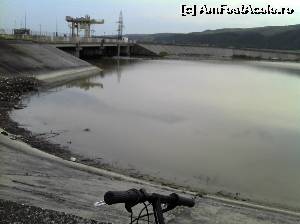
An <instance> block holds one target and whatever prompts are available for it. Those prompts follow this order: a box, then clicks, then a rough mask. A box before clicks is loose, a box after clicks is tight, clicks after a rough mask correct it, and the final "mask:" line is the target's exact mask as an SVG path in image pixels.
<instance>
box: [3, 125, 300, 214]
mask: <svg viewBox="0 0 300 224" xmlns="http://www.w3.org/2000/svg"><path fill="white" fill-rule="evenodd" d="M1 132H5V130H3V129H1V128H0V133H1ZM0 145H4V146H6V147H8V148H10V149H13V150H16V151H20V152H22V153H25V154H28V155H31V156H33V157H37V158H39V159H42V160H48V161H50V162H51V161H52V162H55V163H60V164H61V165H63V166H66V167H69V168H72V169H76V170H80V171H83V172H87V173H90V174H93V175H99V176H105V177H109V178H116V179H119V180H123V181H126V182H132V183H135V184H140V185H144V186H148V187H152V188H157V189H160V190H164V191H168V192H176V193H180V194H185V195H188V196H197V194H198V193H197V192H192V191H188V190H180V189H176V188H171V187H168V186H162V185H160V184H157V183H152V182H148V181H145V180H141V179H137V178H134V177H129V176H126V175H123V174H119V173H115V172H112V171H108V170H105V169H100V168H96V167H91V166H87V165H84V164H81V163H77V162H73V161H68V160H64V159H62V158H60V157H57V156H55V155H51V154H48V153H46V152H43V151H40V150H38V149H36V148H33V147H31V146H30V145H28V144H26V143H24V142H21V141H18V140H14V135H11V134H9V133H8V135H7V136H5V135H0ZM201 197H202V198H206V199H211V200H214V201H219V202H221V203H224V204H227V205H228V206H237V207H244V208H251V209H258V210H261V211H268V212H275V213H280V214H283V215H289V216H295V217H298V218H300V212H296V211H290V210H285V209H280V208H275V207H270V206H265V205H260V204H255V203H250V202H244V201H237V200H232V199H228V198H223V197H219V196H215V195H209V194H205V195H202V196H201Z"/></svg>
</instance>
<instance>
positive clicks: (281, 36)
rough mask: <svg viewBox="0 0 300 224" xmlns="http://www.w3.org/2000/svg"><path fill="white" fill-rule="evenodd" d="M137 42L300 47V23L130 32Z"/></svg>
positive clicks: (244, 46)
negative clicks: (188, 31) (156, 32)
mask: <svg viewBox="0 0 300 224" xmlns="http://www.w3.org/2000/svg"><path fill="white" fill-rule="evenodd" d="M126 36H127V37H129V38H130V39H134V40H137V41H138V42H144V43H145V42H146V43H159V44H182V45H205V46H215V47H234V48H263V49H281V50H299V49H300V38H299V37H300V25H291V26H268V27H258V28H246V29H239V28H237V29H219V30H206V31H204V32H193V33H186V34H183V33H158V34H129V35H126Z"/></svg>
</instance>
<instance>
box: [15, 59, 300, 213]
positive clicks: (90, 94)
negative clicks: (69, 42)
mask: <svg viewBox="0 0 300 224" xmlns="http://www.w3.org/2000/svg"><path fill="white" fill-rule="evenodd" d="M92 63H93V64H96V65H97V66H99V67H101V68H104V72H103V73H102V74H101V75H100V76H97V77H92V78H90V79H83V80H79V81H76V82H74V83H72V84H69V85H67V86H64V87H63V88H58V89H56V91H55V92H52V93H49V94H42V95H40V96H35V97H33V98H31V100H30V102H29V106H28V107H27V108H25V109H24V110H20V111H15V112H14V113H13V117H14V119H15V120H17V121H19V122H21V123H26V124H28V125H29V126H30V129H31V130H32V131H34V132H46V131H48V130H68V132H63V133H62V134H61V135H59V136H56V137H55V138H54V141H56V142H58V143H61V144H65V145H67V144H68V142H72V144H71V148H72V150H74V151H75V152H76V153H81V154H83V155H85V156H89V157H93V158H99V157H101V158H104V160H106V161H109V162H112V163H117V165H118V166H121V167H124V168H135V169H138V170H141V171H143V172H144V173H148V174H151V175H154V176H157V177H163V178H167V179H168V180H171V181H174V182H176V183H179V184H183V185H188V186H192V187H194V188H198V189H206V190H209V191H214V192H216V191H219V190H225V191H230V192H240V193H241V194H242V196H245V197H250V198H254V199H258V200H265V201H270V202H276V203H281V204H288V205H290V206H294V207H298V208H300V191H299V188H300V178H299V168H300V147H299V146H300V104H299V99H300V91H299V90H300V78H299V77H298V76H293V75H292V76H289V75H286V74H290V69H291V68H293V73H292V74H294V72H295V71H297V69H298V71H300V69H299V68H300V66H299V65H298V64H296V63H295V64H288V66H287V64H285V63H269V62H239V61H237V62H221V61H215V62H214V61H210V62H199V61H194V62H193V61H172V60H163V61H159V60H128V61H126V60H121V61H119V62H118V61H111V60H104V61H93V62H92ZM268 67H269V68H268ZM274 68H276V69H274ZM279 68H280V69H279ZM84 129H89V130H90V131H89V132H86V131H84Z"/></svg>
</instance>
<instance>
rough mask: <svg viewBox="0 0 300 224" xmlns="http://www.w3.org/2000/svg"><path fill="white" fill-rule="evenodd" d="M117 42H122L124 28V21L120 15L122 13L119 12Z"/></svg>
mask: <svg viewBox="0 0 300 224" xmlns="http://www.w3.org/2000/svg"><path fill="white" fill-rule="evenodd" d="M117 23H118V30H117V31H118V40H122V37H123V28H124V21H123V15H122V11H121V12H120V15H119V20H118V22H117Z"/></svg>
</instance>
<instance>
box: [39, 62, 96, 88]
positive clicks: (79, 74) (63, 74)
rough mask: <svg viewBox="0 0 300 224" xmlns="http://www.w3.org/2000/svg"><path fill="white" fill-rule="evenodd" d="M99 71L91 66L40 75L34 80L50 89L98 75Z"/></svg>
mask: <svg viewBox="0 0 300 224" xmlns="http://www.w3.org/2000/svg"><path fill="white" fill-rule="evenodd" d="M101 71H102V69H100V68H98V67H96V66H92V65H91V66H85V67H79V68H72V69H64V70H59V71H53V72H48V73H42V74H39V75H36V76H35V78H36V79H38V80H40V81H42V82H44V83H45V84H46V86H47V87H49V88H51V87H53V86H59V85H62V84H64V83H67V82H70V81H73V80H77V79H81V78H88V77H91V76H94V75H98V74H100V73H101Z"/></svg>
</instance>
